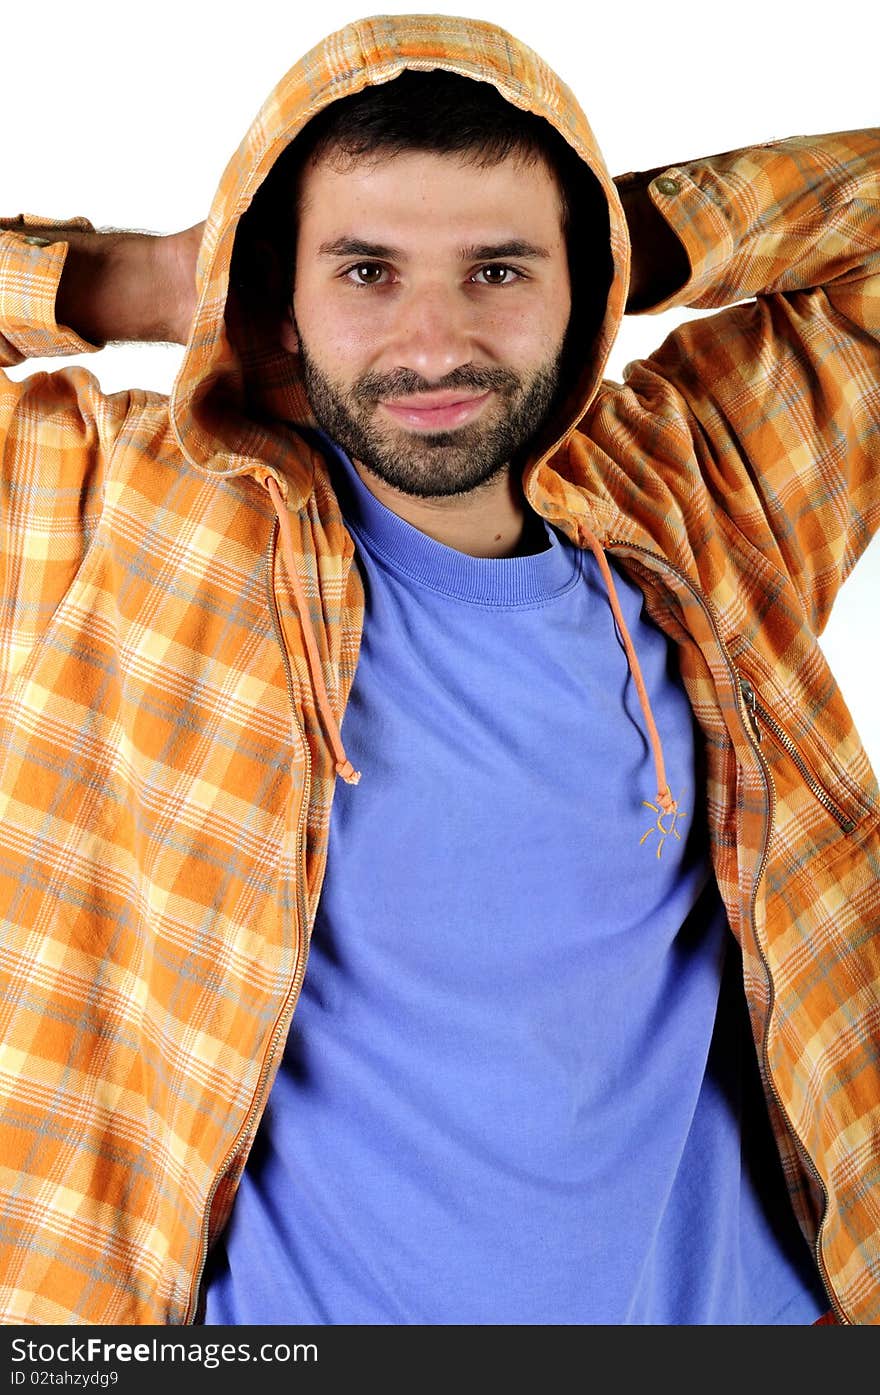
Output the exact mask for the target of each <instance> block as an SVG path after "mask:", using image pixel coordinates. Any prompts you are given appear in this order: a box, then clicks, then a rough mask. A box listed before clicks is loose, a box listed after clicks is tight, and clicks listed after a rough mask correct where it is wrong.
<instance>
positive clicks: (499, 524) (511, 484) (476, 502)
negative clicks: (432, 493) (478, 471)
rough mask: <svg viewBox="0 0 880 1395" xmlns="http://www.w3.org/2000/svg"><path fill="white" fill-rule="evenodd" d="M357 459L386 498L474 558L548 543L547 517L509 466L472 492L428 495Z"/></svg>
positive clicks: (522, 552) (517, 553) (423, 529)
mask: <svg viewBox="0 0 880 1395" xmlns="http://www.w3.org/2000/svg"><path fill="white" fill-rule="evenodd" d="M352 463H353V465H354V468H355V469H356V470H357V472H358V475H359V476H360V478H361V479H362V480H363V482H364V484H365V485H366V487H367V489H369V491H370V493H371V494H372V495H374V496H375V498H377V499H378V500H379V502H380V503H382V504H384V505H385V507H386V508H387V509H391V511H392V513H396V514H397V516H398V518H402V519H403V520H404V522H405V523H409V524H411V525H412V527H413V528H418V530H419V532H420V533H426V534H427V535H428V537H429V538H433V539H434V540H435V542H440V543H444V544H445V546H446V547H454V548H456V550H457V551H459V552H465V553H467V554H468V556H470V557H522V556H526V555H528V554H529V553H534V552H543V551H544V549H545V548H546V546H547V535H546V533H545V531H544V525H543V522H542V520H541V519H540V518H539V516H538V515H537V514H536V513H535V512H534V510H533V509H532V508H531V507H530V506H529V504H528V503H527V502H526V499H525V496H524V495H523V492H522V485H521V483H520V481H519V479H516V478H515V477H514V471H513V470H511V469H510V468H509V467H508V469H507V470H506V471H505V472H504V473H503V474H502V475H499V476H498V477H496V478H495V479H492V480H489V481H487V483H486V484H485V485H483V486H481V487H480V488H479V489H473V490H471V491H470V492H469V493H468V494H455V495H450V496H449V497H444V498H429V499H422V498H418V497H417V496H415V495H412V494H404V493H403V492H402V491H401V490H399V489H394V488H393V486H392V485H390V484H386V483H385V481H384V480H381V479H379V477H378V476H377V475H374V474H373V473H372V472H371V471H370V470H368V469H367V467H366V465H364V464H362V462H361V461H360V460H354V461H353V462H352Z"/></svg>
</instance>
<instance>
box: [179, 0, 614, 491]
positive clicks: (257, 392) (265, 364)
mask: <svg viewBox="0 0 880 1395" xmlns="http://www.w3.org/2000/svg"><path fill="white" fill-rule="evenodd" d="M407 68H418V69H421V70H422V71H425V70H429V69H433V68H444V69H446V70H447V71H449V72H452V73H457V74H460V75H461V76H463V77H470V78H473V79H474V80H475V81H477V82H490V83H492V84H493V85H494V86H495V87H496V88H497V90H498V92H499V93H500V94H501V96H503V97H504V98H505V99H506V100H507V101H509V102H511V103H513V105H514V106H517V107H520V108H522V109H524V110H526V111H529V112H532V113H533V114H535V115H537V116H540V117H543V119H544V120H546V121H549V122H550V124H551V125H552V126H554V127H555V129H556V130H557V131H558V132H559V134H560V135H561V136H562V137H563V138H564V139H565V141H566V142H567V143H568V144H569V145H570V146H571V147H572V149H573V150H574V151H575V152H576V153H577V155H578V156H579V157H580V159H581V160H582V161H583V163H584V171H585V176H586V178H587V179H588V180H590V181H592V180H595V181H596V182H597V187H598V189H599V190H600V191H601V194H600V195H599V201H600V204H601V202H602V196H604V206H605V207H607V216H608V238H609V256H608V268H609V269H608V271H607V289H606V288H604V287H600V288H599V289H600V293H601V296H602V300H603V301H604V316H602V311H601V302H600V308H599V314H598V316H597V315H596V313H595V311H594V312H593V316H592V323H593V324H594V325H595V323H596V320H597V319H598V318H599V317H600V316H601V323H599V326H598V329H597V330H595V331H593V330H592V329H591V336H590V340H591V342H590V348H589V352H587V353H585V354H584V357H583V363H582V365H581V364H578V365H577V369H576V372H574V373H573V374H572V377H571V383H570V386H569V388H568V391H567V392H566V393H565V395H564V397H563V398H562V399H561V400H560V402H559V404H558V406H557V409H556V410H555V412H554V413H553V415H552V417H551V419H550V420H549V421H548V422H547V423H546V424H545V427H544V430H543V431H542V433H541V435H540V436H539V437H537V438H536V439H535V441H534V442H533V443H532V448H531V451H530V455H529V458H528V461H527V462H526V465H525V471H526V474H528V473H529V471H530V469H531V468H534V466H535V465H536V464H537V462H538V461H539V460H540V459H541V458H542V457H545V456H546V455H547V454H548V453H551V452H552V451H553V450H555V448H556V447H557V446H558V445H559V444H560V443H561V442H562V440H564V438H565V437H566V436H567V435H568V434H569V432H570V431H571V430H572V429H573V428H574V426H575V425H576V424H577V422H578V421H579V420H580V418H581V417H582V416H583V414H584V412H585V411H586V409H587V408H588V406H589V405H590V403H591V402H592V400H593V397H594V396H595V394H596V391H597V389H598V387H599V385H600V383H601V380H602V374H603V370H604V368H605V364H606V362H607V360H608V355H609V353H610V351H611V348H612V345H613V343H614V341H615V339H616V337H617V332H618V329H619V327H620V323H621V320H622V318H623V313H624V307H625V305H626V298H627V292H628V287H629V268H630V242H629V234H628V230H627V224H626V219H625V216H624V213H623V208H622V205H621V203H620V200H619V197H618V194H617V190H616V188H615V185H614V182H613V180H612V179H611V176H610V175H609V173H608V170H607V168H606V165H605V161H604V160H603V158H602V155H601V153H600V151H599V148H598V146H597V144H596V140H595V137H594V136H593V132H592V130H591V129H590V125H589V122H588V121H587V118H586V116H585V115H584V113H583V111H582V110H581V108H580V106H579V105H578V103H577V101H576V99H575V97H574V95H573V93H572V92H571V91H570V89H569V88H568V87H567V86H566V84H565V83H564V82H562V80H561V79H560V78H559V77H557V75H556V74H555V73H554V72H553V71H552V69H551V68H549V67H548V65H547V64H546V63H545V62H544V60H543V59H542V58H540V57H539V55H538V54H537V53H535V52H534V51H533V50H532V49H531V48H529V47H528V46H527V45H526V44H524V43H522V42H521V41H520V40H519V39H516V38H514V37H513V36H512V35H511V34H509V33H507V31H506V30H504V29H501V28H499V27H498V26H497V25H495V24H490V23H488V22H486V21H483V20H476V19H460V18H456V17H454V16H448V15H431V14H417V15H376V16H373V17H371V18H368V19H360V20H356V21H354V22H353V23H351V24H348V25H346V26H345V28H343V29H340V30H338V31H337V32H336V33H334V34H331V35H330V36H329V37H328V38H326V39H324V40H323V41H322V42H321V43H319V44H317V45H316V46H315V47H314V48H313V49H311V50H310V52H308V53H307V54H306V55H305V56H304V57H303V58H302V59H300V61H299V62H298V63H296V64H295V66H294V67H293V68H291V69H290V71H289V72H288V73H286V74H285V76H284V77H283V78H282V79H281V80H280V82H279V83H278V84H277V85H276V87H275V88H274V90H273V91H272V92H271V93H270V94H269V96H268V98H267V99H266V101H265V102H264V103H263V106H262V107H261V109H260V111H259V112H258V114H257V116H256V118H255V119H254V121H253V123H252V125H251V127H250V129H249V131H248V132H247V134H246V135H245V137H244V140H243V141H242V142H241V144H240V146H239V148H238V150H237V151H236V152H235V154H234V155H233V157H232V159H231V160H230V162H229V164H228V165H227V167H226V170H225V171H224V174H223V176H222V178H221V181H220V185H219V188H218V190H217V193H216V195H215V197H214V200H213V203H212V206H211V210H210V214H209V217H208V219H207V222H206V226H205V233H204V237H203V240H202V246H201V250H200V254H199V260H198V268H197V308H196V312H195V316H194V319H193V323H192V327H191V330H190V336H189V341H188V344H187V348H186V351H185V355H184V358H183V361H182V363H181V367H180V370H179V372H178V374H177V377H176V380H175V382H174V386H173V389H172V393H171V398H170V404H169V410H170V416H171V422H172V428H173V430H174V434H175V437H176V439H177V442H178V445H179V446H180V449H181V450H182V451H183V453H184V455H185V456H186V458H187V459H188V460H189V461H190V463H191V464H192V465H194V466H195V467H196V468H197V469H200V470H204V471H206V472H208V473H210V474H216V475H237V474H245V473H247V474H252V475H253V476H255V477H256V479H257V480H258V481H259V482H261V483H263V484H266V483H267V477H268V476H271V477H272V478H274V480H275V482H276V483H277V485H278V488H279V490H280V492H281V496H282V498H283V499H284V500H285V501H286V503H287V504H288V506H289V507H292V508H297V507H299V506H300V505H301V503H302V502H303V501H304V500H305V499H306V498H307V497H308V495H309V493H310V490H311V470H312V465H311V463H310V460H311V452H310V451H308V450H303V449H302V441H301V439H300V440H298V438H297V435H296V426H297V425H298V424H299V425H302V426H305V427H313V426H315V425H316V422H315V419H314V416H313V414H312V412H311V409H310V407H309V403H308V400H307V398H306V395H305V390H304V386H303V382H302V378H301V374H300V372H299V369H298V363H299V360H298V359H297V358H296V357H295V356H292V355H290V354H288V353H286V352H284V350H283V349H282V348H281V347H280V345H277V344H275V343H274V342H273V341H272V338H271V336H269V335H268V334H267V333H266V332H265V329H263V330H262V331H261V329H260V327H259V325H258V324H257V323H256V322H254V323H250V322H249V321H248V320H247V319H245V318H243V317H240V318H237V319H236V323H235V330H234V333H232V332H231V331H230V329H229V326H228V324H227V316H226V311H227V298H228V292H229V277H230V264H231V261H232V252H233V246H234V243H235V239H236V234H237V232H238V230H239V227H240V225H241V223H242V220H243V219H245V216H246V214H247V211H248V208H249V207H250V205H251V202H252V200H253V198H254V195H255V193H256V191H257V190H258V189H259V187H260V185H261V184H262V182H263V181H264V180H265V178H266V176H267V174H268V173H269V171H270V170H271V168H272V166H273V165H274V163H275V161H276V160H277V159H278V157H279V155H280V154H281V153H282V151H283V150H285V148H286V147H287V146H288V145H289V144H290V142H291V141H293V140H295V138H296V136H297V135H298V133H299V132H300V131H301V130H302V128H303V126H304V125H305V124H306V122H307V121H308V120H309V119H310V118H311V117H313V116H315V115H316V114H317V113H318V112H319V111H321V110H322V109H323V108H324V107H326V106H328V105H329V104H330V103H331V102H335V101H337V100H339V99H340V98H342V97H348V96H350V95H352V94H354V93H356V92H359V91H360V90H361V89H362V88H363V87H366V86H368V85H371V84H375V83H384V82H389V81H392V80H393V79H394V78H395V77H398V76H399V74H400V73H402V72H403V71H404V70H405V69H407ZM575 314H576V302H575V304H574V305H573V321H574V318H575ZM294 442H298V446H299V448H298V449H292V446H293V444H294Z"/></svg>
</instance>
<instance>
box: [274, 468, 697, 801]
mask: <svg viewBox="0 0 880 1395" xmlns="http://www.w3.org/2000/svg"><path fill="white" fill-rule="evenodd" d="M266 487H267V489H268V490H269V493H270V495H271V496H272V503H273V504H274V505H275V512H276V513H277V515H278V523H279V526H280V529H281V550H282V552H283V554H284V562H285V565H286V567H287V572H288V575H289V577H290V584H291V586H292V587H293V591H294V595H295V596H296V603H297V606H298V608H299V617H300V623H301V624H302V629H303V638H304V639H305V644H306V654H307V656H308V662H309V668H310V669H311V673H312V680H313V682H314V685H315V693H316V696H317V699H318V708H319V710H320V713H321V716H322V718H323V721H324V726H325V728H326V730H327V735H328V736H329V738H330V745H331V746H332V748H333V754H334V756H335V757H336V773H337V774H338V775H341V776H342V778H343V780H345V782H346V784H349V785H356V784H357V783H358V781H359V780H360V778H361V775H360V771H359V770H355V768H354V766H353V765H352V763H351V761H350V760H349V759H348V756H347V755H346V754H345V748H344V746H343V744H342V733H341V732H340V730H339V725H338V723H337V721H336V718H335V716H334V715H333V709H332V708H331V706H330V699H329V697H328V695H327V688H326V685H325V683H324V675H323V673H322V670H321V661H320V656H319V654H318V644H317V640H316V639H315V632H314V630H313V628H312V622H311V619H310V617H309V607H308V602H307V600H306V596H305V592H304V591H303V585H302V581H301V580H300V576H299V572H298V570H297V566H296V558H295V556H294V551H293V537H292V533H291V528H290V518H289V516H288V513H287V508H286V506H285V504H284V500H283V499H282V497H281V491H280V489H279V488H278V485H277V483H276V482H275V480H274V479H273V478H272V477H271V475H270V476H269V478H268V479H267V480H266ZM580 528H581V532H582V534H583V536H584V538H585V539H586V542H587V545H588V546H589V548H590V550H591V552H592V553H593V556H594V557H595V559H596V561H597V563H598V564H599V570H600V572H601V573H602V578H603V580H604V582H605V587H606V589H607V591H608V601H609V603H610V605H611V610H612V613H613V615H614V619H615V621H616V623H617V628H618V631H619V633H620V637H621V639H622V640H623V647H624V649H625V650H626V657H627V659H628V660H629V668H630V672H631V674H632V676H633V682H634V683H635V685H636V692H637V693H638V695H639V702H640V703H641V706H642V712H643V713H644V717H645V723H646V725H647V728H648V736H649V738H650V741H651V751H652V754H653V757H654V769H655V771H656V775H657V803H658V804H659V806H660V808H661V809H662V810H663V812H664V813H665V814H672V813H674V812H675V810H676V809H677V808H678V803H677V801H676V800H675V799H673V797H672V793H671V791H670V788H669V782H668V780H667V779H666V766H665V763H664V760H663V746H662V744H661V741H660V733H659V732H658V730H657V723H656V722H655V721H654V713H653V712H652V711H651V703H650V699H649V698H648V691H647V689H646V687H645V680H644V678H643V677H642V670H641V668H640V666H639V660H638V657H637V655H636V651H635V647H634V645H633V642H632V639H631V638H630V633H629V630H628V629H627V627H626V621H625V620H624V618H623V612H622V610H621V609H620V602H619V600H618V599H617V589H616V587H615V585H614V577H613V575H612V573H611V568H610V567H609V565H608V559H607V557H606V556H605V553H604V551H603V550H602V548H601V547H600V545H599V542H598V541H597V539H596V538H595V537H594V536H593V534H592V533H591V532H590V530H589V528H587V526H586V525H585V524H584V523H581V524H580Z"/></svg>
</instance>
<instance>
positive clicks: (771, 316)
mask: <svg viewBox="0 0 880 1395" xmlns="http://www.w3.org/2000/svg"><path fill="white" fill-rule="evenodd" d="M615 182H616V183H617V186H618V190H619V192H620V194H621V200H622V202H623V205H624V211H625V212H626V213H627V218H628V220H629V218H630V216H631V214H632V240H633V243H634V263H635V264H636V276H635V278H634V291H635V293H634V295H633V296H632V297H631V308H634V309H635V311H636V312H637V313H649V314H656V313H659V312H660V311H661V310H667V309H671V308H673V307H675V306H687V307H690V308H692V309H713V308H715V307H720V306H731V307H735V308H730V309H727V310H724V311H723V312H722V313H720V314H718V315H713V316H708V317H704V318H700V319H695V320H691V321H688V322H686V323H685V324H683V325H681V326H679V327H678V328H677V329H676V330H674V331H673V332H672V334H670V335H669V336H668V338H667V339H666V340H665V341H664V342H663V344H662V345H661V346H660V348H659V349H658V350H657V351H656V352H655V353H653V354H651V356H650V357H649V358H647V359H644V360H640V361H639V362H637V363H634V364H629V365H628V366H627V369H626V370H625V374H624V377H625V380H626V383H627V386H628V387H629V388H630V389H631V390H632V392H631V394H621V395H620V399H619V401H618V402H617V404H616V408H615V414H616V416H617V417H618V423H619V425H620V426H622V427H624V430H625V421H623V422H622V421H620V417H621V416H623V417H624V418H626V417H628V416H632V417H633V418H635V417H636V416H637V415H639V413H640V412H643V411H644V410H645V407H646V405H647V404H649V403H650V404H652V407H651V409H652V410H654V411H657V410H659V411H661V412H663V413H666V412H668V413H670V414H672V415H673V416H675V417H677V418H678V419H679V421H680V423H681V426H682V428H683V429H685V430H686V431H687V434H688V436H689V438H690V442H691V447H692V448H693V446H694V445H695V446H696V450H697V459H698V461H699V463H700V464H701V466H702V467H703V473H704V477H705V478H706V480H707V483H708V484H709V487H710V489H711V490H712V493H713V496H714V497H715V498H716V499H718V500H719V501H720V503H721V505H722V507H723V508H724V511H725V512H726V514H727V515H728V517H730V518H731V519H732V520H733V522H734V524H735V526H736V528H737V529H738V530H739V533H740V535H741V536H743V537H745V538H747V539H748V540H749V541H751V542H752V543H753V544H754V545H755V546H756V547H758V548H760V549H761V550H762V551H763V552H764V553H765V555H769V556H770V557H771V559H772V560H773V562H774V564H775V565H776V566H777V567H778V568H779V570H781V571H784V572H785V573H786V574H788V575H789V576H790V577H791V579H792V580H793V581H794V584H795V585H796V586H797V588H798V591H799V593H800V595H801V599H802V601H803V604H804V606H805V609H806V611H807V614H808V617H809V620H810V623H811V626H812V628H813V631H814V633H819V632H821V630H822V628H823V626H824V624H825V622H826V620H827V617H828V613H829V611H830V607H831V604H832V602H833V600H834V597H835V596H836V594H837V592H838V589H839V587H840V585H841V584H842V582H843V580H844V579H845V577H846V576H847V575H848V574H849V572H850V571H851V569H852V567H853V566H854V565H855V562H856V561H857V559H858V558H859V556H860V555H861V553H862V552H863V550H864V549H865V547H866V546H867V544H868V542H869V541H870V539H871V537H872V536H873V534H874V532H875V531H876V530H877V528H878V526H880V390H878V383H880V129H875V128H871V129H866V130H856V131H840V132H833V133H831V134H827V135H817V136H793V137H790V138H788V139H786V140H781V141H774V142H771V143H769V144H766V145H758V146H752V147H745V148H743V149H739V150H733V151H727V152H725V153H723V154H721V155H714V156H709V157H706V158H704V159H699V160H691V161H686V162H683V163H680V164H674V165H666V166H662V167H658V168H657V169H654V170H648V171H644V172H641V173H635V174H627V175H623V176H621V177H620V178H619V179H618V180H616V181H615ZM646 201H647V202H646ZM648 204H649V205H650V209H648ZM661 224H662V232H661V234H660V235H659V237H658V236H655V234H656V232H657V228H658V227H659V226H660V225H661ZM646 229H647V231H646ZM749 297H755V299H754V300H752V301H749V302H748V303H746V304H741V305H738V304H736V302H739V301H747V300H748V298H749ZM632 424H633V426H634V427H635V426H636V422H635V420H633V423H632ZM674 473H675V468H674V467H673V470H672V473H671V475H670V478H672V476H673V475H674Z"/></svg>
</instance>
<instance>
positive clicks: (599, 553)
mask: <svg viewBox="0 0 880 1395" xmlns="http://www.w3.org/2000/svg"><path fill="white" fill-rule="evenodd" d="M579 527H580V530H581V533H582V534H583V536H584V537H585V538H586V541H587V543H588V545H589V547H590V551H591V552H592V554H593V556H594V557H595V559H596V561H597V562H598V564H599V570H600V571H601V573H602V578H603V580H604V582H605V587H606V589H607V591H608V600H609V603H610V605H611V610H612V612H613V615H614V619H615V620H616V622H617V628H618V630H619V631H620V637H621V639H622V640H623V647H624V649H625V650H626V657H627V659H628V660H629V668H630V673H631V674H632V676H633V682H634V683H635V685H636V692H637V693H638V695H639V702H640V703H641V704H642V712H643V713H644V716H645V722H646V724H647V727H648V735H649V737H650V739H651V751H652V752H653V755H654V769H655V771H656V774H657V803H658V804H659V805H660V808H661V809H662V810H663V812H664V814H672V813H674V812H675V810H676V809H677V808H678V801H677V800H675V799H673V797H672V793H671V791H670V789H669V782H668V780H667V779H666V766H665V763H664V760H663V746H662V744H661V742H660V733H659V732H658V730H657V723H656V722H655V721H654V713H653V712H652V711H651V703H650V700H649V698H648V690H647V688H646V687H645V680H644V678H643V677H642V670H641V668H640V667H639V661H638V658H637V657H636V651H635V646H634V645H633V642H632V640H631V638H630V634H629V630H628V629H627V628H626V621H625V620H624V618H623V611H622V610H621V609H620V602H619V600H618V599H617V589H616V587H615V585H614V577H613V576H612V574H611V568H610V567H609V565H608V558H607V557H606V556H605V553H604V551H603V550H602V548H601V547H600V546H599V543H598V541H597V539H596V538H595V537H594V536H593V534H592V533H591V532H590V530H589V528H588V527H587V526H586V524H585V523H583V522H582V523H580V524H579Z"/></svg>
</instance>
